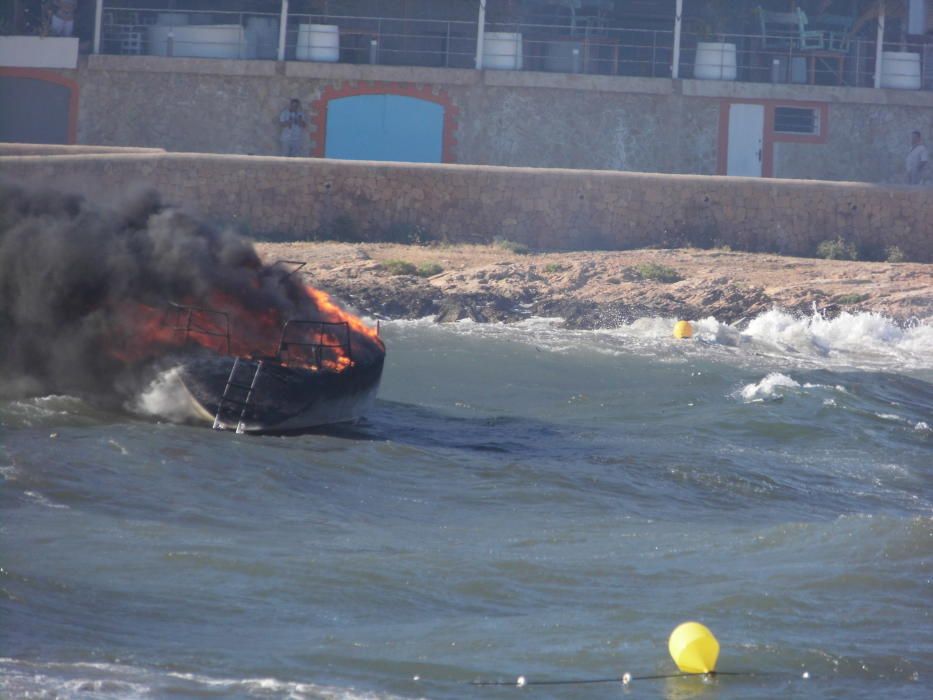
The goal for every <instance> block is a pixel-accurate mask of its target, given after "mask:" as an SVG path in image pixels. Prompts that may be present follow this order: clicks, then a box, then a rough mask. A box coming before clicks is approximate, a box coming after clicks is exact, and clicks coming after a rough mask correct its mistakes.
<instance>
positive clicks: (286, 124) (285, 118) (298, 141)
mask: <svg viewBox="0 0 933 700" xmlns="http://www.w3.org/2000/svg"><path fill="white" fill-rule="evenodd" d="M279 125H280V126H281V127H282V134H281V136H280V137H279V142H280V147H281V151H280V153H281V155H282V156H283V157H286V158H295V157H298V156H300V155H302V151H303V146H304V130H305V128H306V127H307V123H306V122H305V113H304V112H302V111H301V101H300V100H298V99H297V98H293V99H292V101H291V102H289V104H288V108H287V109H283V110H282V113H281V114H280V115H279Z"/></svg>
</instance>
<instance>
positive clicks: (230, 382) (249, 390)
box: [214, 357, 262, 435]
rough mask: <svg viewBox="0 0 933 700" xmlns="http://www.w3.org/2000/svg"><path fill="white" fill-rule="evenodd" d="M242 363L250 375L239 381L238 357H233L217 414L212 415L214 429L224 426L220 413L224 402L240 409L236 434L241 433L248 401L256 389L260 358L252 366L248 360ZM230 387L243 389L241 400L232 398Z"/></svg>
mask: <svg viewBox="0 0 933 700" xmlns="http://www.w3.org/2000/svg"><path fill="white" fill-rule="evenodd" d="M243 364H244V365H245V366H247V367H248V369H249V370H251V371H252V376H250V377H249V378H248V379H246V380H245V381H240V380H239V379H238V378H237V370H238V369H239V368H240V358H239V357H236V358H234V360H233V367H232V368H231V369H230V376H229V377H227V386H226V387H224V393H223V396H221V397H220V402H219V403H218V404H217V415H215V416H214V430H223V429H225V428H226V425H225V424H224V422H223V419H222V418H221V414H222V413H223V410H224V404H228V405H231V406H233V407H234V409H233V410H234V411H235V410H236V409H237V408H239V409H240V417H239V419H238V420H237V424H236V433H237V435H242V434H243V421H244V420H245V419H246V411H247V409H249V407H250V402H251V401H252V399H253V395H254V394H255V391H256V382H257V380H258V379H259V375H260V374H261V373H262V360H258V361H257V362H256V364H255V365H252V366H251V365H250V363H249V361H248V360H244V362H243ZM230 389H235V390H237V391H245V392H246V397H245V398H243V399H242V400H240V399H237V398H233V397H232V396H231V395H230Z"/></svg>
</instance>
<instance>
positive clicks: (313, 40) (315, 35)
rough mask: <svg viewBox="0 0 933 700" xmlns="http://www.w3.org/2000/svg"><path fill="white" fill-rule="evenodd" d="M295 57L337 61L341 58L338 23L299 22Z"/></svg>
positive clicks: (307, 59)
mask: <svg viewBox="0 0 933 700" xmlns="http://www.w3.org/2000/svg"><path fill="white" fill-rule="evenodd" d="M295 58H297V59H298V60H299V61H324V62H328V63H336V62H337V61H339V60H340V28H339V27H338V26H337V25H336V24H299V25H298V46H297V47H296V48H295Z"/></svg>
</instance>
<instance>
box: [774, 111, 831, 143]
mask: <svg viewBox="0 0 933 700" xmlns="http://www.w3.org/2000/svg"><path fill="white" fill-rule="evenodd" d="M774 130H775V131H776V132H778V133H779V134H809V135H811V136H818V135H819V133H820V112H819V110H817V109H813V108H810V107H806V108H801V107H775V108H774Z"/></svg>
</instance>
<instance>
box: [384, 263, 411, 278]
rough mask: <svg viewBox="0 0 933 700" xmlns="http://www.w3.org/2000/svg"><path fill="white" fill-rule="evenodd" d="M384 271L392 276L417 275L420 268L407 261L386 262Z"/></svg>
mask: <svg viewBox="0 0 933 700" xmlns="http://www.w3.org/2000/svg"><path fill="white" fill-rule="evenodd" d="M382 267H383V269H384V270H385V271H386V272H388V273H389V274H390V275H417V274H418V268H417V267H415V266H414V265H412V264H411V263H410V262H408V261H407V260H386V261H385V262H384V263H382Z"/></svg>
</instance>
